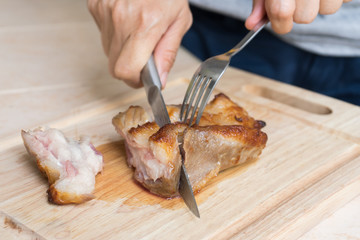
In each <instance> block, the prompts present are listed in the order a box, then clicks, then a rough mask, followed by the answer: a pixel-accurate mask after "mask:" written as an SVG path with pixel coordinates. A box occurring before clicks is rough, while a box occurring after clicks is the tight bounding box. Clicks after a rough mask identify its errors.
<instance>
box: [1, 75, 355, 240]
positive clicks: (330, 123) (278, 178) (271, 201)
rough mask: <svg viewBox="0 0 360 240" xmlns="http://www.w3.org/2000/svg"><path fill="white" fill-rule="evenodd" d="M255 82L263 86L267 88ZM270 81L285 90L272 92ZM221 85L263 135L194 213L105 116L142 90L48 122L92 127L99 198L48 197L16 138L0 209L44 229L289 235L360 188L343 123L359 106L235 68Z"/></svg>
mask: <svg viewBox="0 0 360 240" xmlns="http://www.w3.org/2000/svg"><path fill="white" fill-rule="evenodd" d="M253 82H256V85H251V86H252V87H251V88H253V89H250V90H249V86H250V85H249V84H250V83H251V84H253ZM234 83H236V84H234ZM186 87H187V80H184V79H180V78H179V79H177V80H174V81H172V82H171V83H170V84H169V85H168V86H167V88H166V90H165V91H164V97H165V99H166V101H167V102H168V103H179V102H180V101H181V98H182V96H183V92H184V91H185V89H186ZM254 87H256V88H262V89H265V88H266V89H267V90H266V91H268V92H267V93H266V94H265V95H266V96H263V95H262V94H264V93H263V91H264V90H254ZM274 89H275V90H276V91H277V92H281V93H283V94H284V96H285V98H284V97H280V98H276V99H273V97H269V96H271V94H270V93H269V91H273V90H274ZM218 91H222V92H224V93H225V94H227V95H228V96H230V97H231V98H232V99H233V100H234V101H235V102H237V103H238V104H239V105H241V106H243V107H245V108H246V109H247V110H248V111H249V113H250V115H252V116H254V117H255V118H256V119H262V120H265V121H266V123H267V126H266V127H265V128H264V131H265V132H266V133H267V134H268V136H269V140H268V143H267V146H266V148H265V149H264V151H263V153H262V155H261V157H260V159H259V160H258V161H257V162H254V163H252V164H249V165H247V166H239V167H234V168H231V169H229V170H226V171H224V172H222V173H220V174H219V176H218V177H217V178H216V179H214V180H213V181H211V182H210V184H209V185H208V186H207V187H206V188H205V189H204V190H203V191H201V192H200V193H198V194H197V195H196V199H197V201H198V202H199V209H200V212H201V219H197V218H196V217H194V216H193V215H192V214H191V213H190V211H189V210H188V209H187V208H186V206H185V204H184V203H183V202H182V201H181V199H171V200H167V199H162V198H159V197H157V196H154V195H152V194H150V193H148V192H147V191H146V190H144V189H143V188H142V187H141V186H139V185H138V184H137V183H135V182H134V180H133V178H132V172H133V170H132V169H131V168H129V167H128V166H127V165H126V161H125V151H124V146H123V142H122V141H123V140H122V139H121V137H120V136H119V135H117V134H116V133H115V130H114V128H113V126H112V125H111V118H112V116H114V115H115V114H116V113H117V112H118V111H123V110H125V109H126V108H127V107H128V105H129V104H130V102H131V104H136V105H141V106H144V107H146V108H147V109H148V106H147V103H146V100H145V94H144V93H141V92H137V94H134V93H132V92H131V91H130V92H128V93H126V94H124V96H119V97H117V98H113V99H110V100H108V101H100V102H97V103H93V104H89V105H88V106H84V108H83V109H82V111H79V112H78V113H77V114H72V115H71V116H69V117H66V118H63V119H59V120H57V121H55V122H52V123H49V125H50V126H57V127H59V128H60V129H62V130H63V131H64V132H65V133H66V134H67V135H68V136H70V137H71V136H72V137H79V136H80V135H82V134H86V135H88V136H91V137H92V139H93V141H94V144H95V145H96V146H97V147H98V148H99V150H100V151H101V152H102V153H103V154H104V156H105V168H104V171H103V173H102V174H100V175H98V176H97V184H96V190H95V195H96V199H94V200H92V201H90V202H88V203H85V204H82V205H69V206H56V205H52V204H49V203H48V202H47V199H46V189H47V187H48V186H47V182H46V180H45V179H44V178H43V177H42V176H41V175H40V173H39V171H38V170H37V169H36V167H35V165H34V163H33V162H31V161H30V159H29V157H28V155H27V154H26V152H25V148H24V147H23V146H22V144H21V142H19V141H15V140H14V141H13V142H12V144H9V145H6V147H3V148H2V154H1V156H0V169H6V171H4V172H3V173H2V176H3V179H5V180H3V181H1V182H0V200H1V201H0V209H1V211H3V212H6V214H7V215H9V216H11V217H12V218H14V219H16V220H17V221H19V222H20V223H21V224H23V225H24V226H26V227H27V228H28V229H31V230H32V231H33V232H34V233H36V234H38V235H39V236H42V237H44V238H45V239H104V238H106V239H122V238H126V239H129V238H130V239H165V238H169V236H171V238H173V239H180V238H181V239H184V238H185V239H227V238H231V237H233V238H235V239H237V238H240V239H273V238H283V239H286V236H293V237H296V236H300V235H301V234H302V233H304V232H305V231H307V230H308V229H309V228H310V227H311V226H313V225H314V224H316V223H317V222H318V221H320V220H321V219H322V218H323V217H324V216H325V215H326V214H324V213H327V212H331V211H333V210H335V209H336V208H338V207H340V206H341V205H342V204H344V203H346V202H347V201H349V200H350V199H351V198H353V197H354V196H356V195H357V194H359V193H360V188H358V184H359V175H358V173H359V166H358V164H359V156H360V146H359V139H360V137H359V135H358V134H357V130H355V131H350V129H354V120H353V119H352V118H353V117H355V116H354V114H355V113H359V108H357V107H355V106H353V105H350V104H346V103H343V102H340V101H337V100H334V99H330V98H327V97H324V96H320V95H317V94H314V93H310V92H307V91H304V90H302V89H298V88H294V87H291V86H287V85H284V84H279V83H276V82H274V81H271V80H268V79H264V78H260V77H256V76H253V75H249V74H247V73H245V72H241V71H236V70H233V69H229V71H227V73H226V74H225V75H224V78H223V79H222V82H220V84H219V85H218V88H217V90H216V92H218ZM289 93H291V94H289ZM294 94H295V95H294ZM130 96H132V97H130ZM289 98H290V99H291V101H293V102H296V101H298V100H297V99H301V101H300V102H299V103H297V104H298V105H302V107H298V105H297V104H295V103H292V104H287V102H288V100H286V101H285V100H283V99H289ZM282 101H285V102H282ZM310 105H311V106H310ZM307 109H311V110H309V111H308V110H307ZM359 116H360V114H358V115H357V119H358V118H359ZM338 123H341V124H338ZM337 124H338V125H337ZM356 124H357V125H359V123H356ZM356 124H355V125H356ZM349 125H352V126H349Z"/></svg>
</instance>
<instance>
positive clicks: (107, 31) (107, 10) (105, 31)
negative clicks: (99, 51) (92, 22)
mask: <svg viewBox="0 0 360 240" xmlns="http://www.w3.org/2000/svg"><path fill="white" fill-rule="evenodd" d="M112 3H113V1H109V0H108V1H100V3H99V14H100V15H101V16H102V25H101V29H100V30H101V41H102V45H103V49H104V52H105V54H106V56H108V57H109V51H110V46H111V41H112V38H113V35H114V24H113V19H112V9H113V6H112Z"/></svg>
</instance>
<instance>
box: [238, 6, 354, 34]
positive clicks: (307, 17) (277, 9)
mask: <svg viewBox="0 0 360 240" xmlns="http://www.w3.org/2000/svg"><path fill="white" fill-rule="evenodd" d="M350 1H351V0H253V10H252V13H251V14H250V16H249V17H248V18H247V19H246V22H245V26H246V28H247V29H249V30H251V29H253V28H254V27H255V26H256V25H257V23H259V22H260V21H261V19H262V18H263V17H264V16H265V15H267V17H268V18H269V20H270V22H271V27H272V29H273V30H274V31H275V32H276V33H279V34H285V33H288V32H290V31H291V29H292V27H293V23H294V22H295V23H311V22H312V21H314V19H315V17H316V16H317V15H318V14H324V15H327V14H333V13H335V12H337V11H338V10H339V9H340V7H341V6H342V4H343V3H345V2H350Z"/></svg>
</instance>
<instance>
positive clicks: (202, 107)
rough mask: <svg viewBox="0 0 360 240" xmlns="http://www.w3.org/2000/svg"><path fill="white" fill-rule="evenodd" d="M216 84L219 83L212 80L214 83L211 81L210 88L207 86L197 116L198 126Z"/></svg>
mask: <svg viewBox="0 0 360 240" xmlns="http://www.w3.org/2000/svg"><path fill="white" fill-rule="evenodd" d="M216 82H217V81H214V80H213V79H212V81H210V83H209V84H208V86H207V89H206V92H205V95H204V97H203V98H202V101H201V105H200V107H199V110H198V114H197V116H196V122H195V124H196V125H197V124H199V122H200V118H201V115H202V113H203V111H204V109H205V106H206V103H207V102H208V100H209V98H210V95H211V93H212V91H213V90H214V88H215V85H216Z"/></svg>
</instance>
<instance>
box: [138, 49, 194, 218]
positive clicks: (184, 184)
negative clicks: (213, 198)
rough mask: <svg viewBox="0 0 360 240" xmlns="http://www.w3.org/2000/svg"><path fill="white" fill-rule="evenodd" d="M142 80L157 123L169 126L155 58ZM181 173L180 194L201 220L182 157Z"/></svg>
mask: <svg viewBox="0 0 360 240" xmlns="http://www.w3.org/2000/svg"><path fill="white" fill-rule="evenodd" d="M140 79H141V81H142V83H143V85H144V88H145V91H146V95H147V98H148V102H149V104H150V106H151V109H152V111H153V115H154V119H155V122H156V123H157V124H158V125H159V126H160V127H162V126H164V125H165V124H169V123H171V122H170V117H169V114H168V112H167V109H166V105H165V102H164V98H163V96H162V93H161V82H160V78H159V73H158V71H157V68H156V65H155V61H154V57H153V55H151V57H150V59H149V60H148V62H147V63H146V65H145V66H144V68H143V69H142V71H141V73H140ZM180 155H181V154H180ZM181 162H182V163H181V171H180V181H179V193H180V195H181V197H182V199H183V200H184V202H185V204H186V205H187V206H188V208H189V209H190V210H191V212H192V213H193V214H194V215H195V216H197V217H198V218H200V213H199V209H198V206H197V204H196V200H195V197H194V193H193V191H192V187H191V184H190V181H189V177H188V174H187V172H186V168H185V165H184V159H183V157H181Z"/></svg>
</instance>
